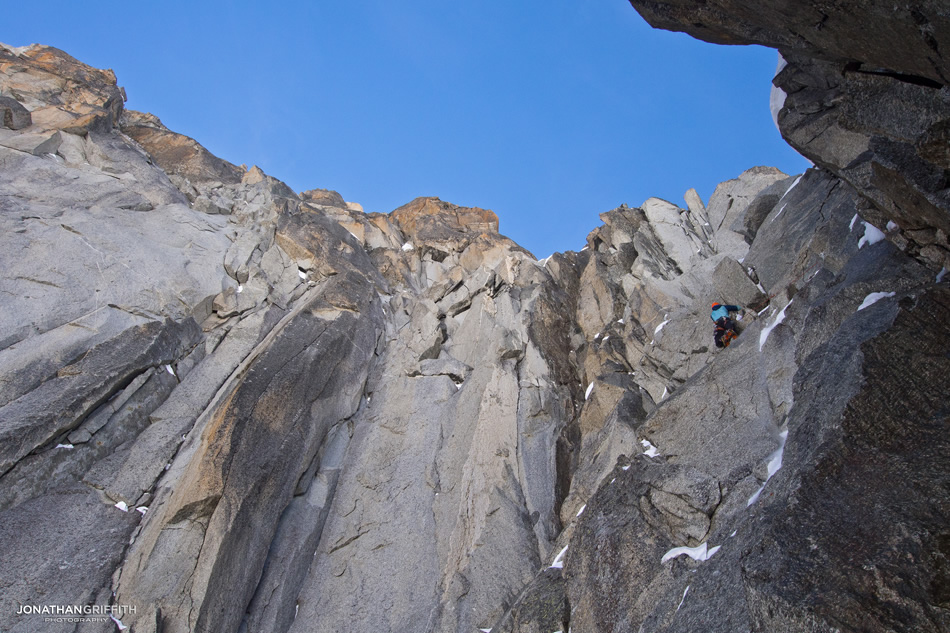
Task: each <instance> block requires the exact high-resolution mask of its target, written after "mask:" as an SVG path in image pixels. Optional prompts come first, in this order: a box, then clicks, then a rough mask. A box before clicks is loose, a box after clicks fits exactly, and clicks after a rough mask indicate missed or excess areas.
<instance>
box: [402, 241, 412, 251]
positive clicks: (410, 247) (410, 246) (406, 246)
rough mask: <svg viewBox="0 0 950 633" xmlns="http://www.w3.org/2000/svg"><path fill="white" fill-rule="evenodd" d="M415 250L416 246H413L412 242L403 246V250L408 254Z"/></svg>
mask: <svg viewBox="0 0 950 633" xmlns="http://www.w3.org/2000/svg"><path fill="white" fill-rule="evenodd" d="M414 248H415V246H413V245H412V242H406V243H405V244H403V245H402V250H404V251H406V252H409V251H411V250H413V249H414Z"/></svg>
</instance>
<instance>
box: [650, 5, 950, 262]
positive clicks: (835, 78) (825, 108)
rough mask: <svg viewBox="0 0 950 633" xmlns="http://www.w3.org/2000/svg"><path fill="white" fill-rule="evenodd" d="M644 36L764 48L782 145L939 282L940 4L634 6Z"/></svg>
mask: <svg viewBox="0 0 950 633" xmlns="http://www.w3.org/2000/svg"><path fill="white" fill-rule="evenodd" d="M631 4H632V5H633V6H634V7H635V8H636V9H637V11H639V12H640V14H641V15H642V16H643V17H644V18H646V20H647V21H648V22H650V23H651V24H652V25H654V26H656V27H659V28H664V29H670V30H676V31H684V32H686V33H689V34H690V35H693V36H694V37H697V38H700V39H704V40H706V41H710V42H717V43H727V44H762V45H765V46H770V47H774V48H777V49H778V50H779V52H780V53H781V54H782V56H783V57H784V60H785V61H787V65H786V66H784V68H780V72H779V73H778V75H777V76H776V77H775V80H774V84H775V86H776V88H777V89H778V90H780V91H781V95H782V96H781V98H780V99H779V105H780V107H781V110H780V111H777V112H776V113H775V114H776V116H777V123H778V125H779V128H780V129H781V131H782V135H783V136H784V137H785V139H786V140H787V141H788V142H789V144H790V145H792V147H794V148H795V149H796V150H798V151H799V152H800V153H801V154H802V155H804V156H806V157H807V158H809V159H810V160H811V161H812V162H814V163H815V164H816V165H820V166H822V167H825V168H826V169H828V170H830V171H831V172H833V173H834V174H836V175H837V176H839V177H840V178H842V179H843V180H845V181H847V182H848V183H850V184H851V185H852V186H853V187H854V188H855V189H856V190H857V191H858V192H859V193H860V194H861V195H863V196H865V197H867V198H868V200H870V201H871V202H872V204H873V209H874V210H873V211H872V212H870V213H868V214H867V215H868V219H869V220H870V221H872V222H873V223H874V224H876V225H877V226H878V227H879V228H881V229H884V228H885V226H886V225H887V224H888V223H889V222H891V223H893V224H892V226H893V229H892V232H894V233H895V234H896V235H895V238H896V239H897V240H898V241H899V242H900V243H901V244H902V246H903V247H904V248H905V249H906V250H907V251H908V252H909V253H911V254H912V255H914V256H916V257H918V258H920V259H921V260H923V261H926V262H928V263H929V264H930V265H931V266H934V267H935V268H936V269H937V270H939V269H940V268H941V267H950V244H948V242H947V237H946V236H947V235H948V231H950V219H948V218H950V194H948V191H950V187H948V184H950V155H948V152H947V146H948V143H950V136H948V134H950V132H948V130H950V92H948V88H947V84H948V81H950V56H948V52H947V51H950V16H948V15H947V12H946V6H945V3H943V2H938V1H936V0H934V1H930V2H915V3H912V4H904V5H899V4H895V3H893V2H883V1H877V0H864V1H861V2H848V3H838V4H835V3H827V2H786V1H784V0H774V1H768V2H746V1H744V0H712V1H709V2H693V1H690V0H680V1H676V2H652V1H649V0H631Z"/></svg>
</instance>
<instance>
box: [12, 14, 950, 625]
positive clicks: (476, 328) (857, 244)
mask: <svg viewBox="0 0 950 633" xmlns="http://www.w3.org/2000/svg"><path fill="white" fill-rule="evenodd" d="M683 6H686V5H685V3H684V4H683ZM815 63H819V62H815ZM821 63H832V62H829V61H827V60H826V61H824V62H821ZM801 64H805V62H804V61H803V62H801ZM798 68H804V66H803V65H800V66H798ZM783 72H784V71H783ZM796 76H799V75H796ZM928 81H930V79H928ZM122 94H123V93H122V91H121V89H120V88H118V87H117V86H116V83H115V78H114V76H113V75H112V74H111V72H109V71H100V70H96V69H92V68H89V67H87V66H84V65H83V64H81V63H80V62H78V61H76V60H74V59H72V58H70V57H69V56H68V55H66V54H65V53H62V52H61V51H57V50H55V49H50V48H47V47H40V46H33V47H28V48H25V49H11V48H8V47H2V46H0V111H2V112H3V113H4V125H3V127H2V129H0V160H2V162H3V164H4V169H3V170H2V171H0V222H2V223H3V231H2V233H0V240H2V243H3V246H4V248H2V249H0V262H2V264H3V265H2V267H0V270H2V273H0V291H2V293H0V294H2V296H3V297H4V299H3V308H4V309H3V310H2V311H0V324H2V325H3V326H4V327H3V329H2V330H0V331H2V332H3V338H2V339H0V437H2V438H3V442H0V536H2V542H3V543H4V545H5V547H4V548H3V550H2V552H0V588H2V591H0V628H2V629H3V630H5V631H6V630H10V631H18V632H19V631H31V632H32V631H61V630H63V626H64V624H62V623H57V622H47V621H45V620H44V619H43V616H42V615H24V614H17V611H18V607H19V606H24V605H28V606H33V605H36V606H42V605H44V604H64V605H65V604H69V605H93V604H96V605H102V606H105V605H125V606H129V607H134V611H131V612H130V611H126V612H124V613H122V614H121V618H120V619H121V626H122V627H130V628H131V629H132V630H133V631H135V632H137V633H138V632H143V633H144V632H154V633H159V632H162V633H175V632H182V633H184V632H192V631H207V632H212V631H214V632H217V631H236V632H239V633H240V632H244V633H251V632H257V631H261V632H268V633H271V632H274V633H279V632H288V631H289V632H294V633H308V632H311V631H327V632H330V631H334V632H336V631H396V630H399V631H405V630H409V631H444V632H449V631H451V632H466V633H469V632H471V631H476V630H488V629H491V630H493V631H508V632H512V633H514V632H516V631H519V632H529V631H530V632H532V633H535V632H536V633H543V632H548V633H550V632H551V631H556V630H561V631H566V630H569V629H570V630H574V631H645V632H646V631H697V630H703V631H722V632H723V633H725V632H727V631H728V632H732V631H738V630H753V631H802V630H807V631H830V630H869V631H876V630H881V631H884V630H894V631H941V630H947V628H948V626H950V620H948V618H950V616H948V613H950V612H948V609H950V604H948V595H950V589H948V587H950V580H948V578H950V577H948V574H947V562H946V560H947V556H948V555H950V552H948V548H947V542H948V538H950V537H948V534H947V529H946V526H945V523H946V522H945V520H944V518H945V517H946V514H947V504H948V498H947V492H946V491H947V489H948V484H950V481H948V474H947V469H946V466H945V460H944V459H943V458H942V456H943V455H944V454H945V453H946V451H947V448H948V447H947V446H946V443H947V442H946V439H945V438H946V437H947V432H946V431H947V415H946V410H945V409H946V407H945V406H944V404H943V403H944V402H945V400H946V395H947V394H946V387H945V380H944V377H945V375H946V374H947V372H948V370H950V367H947V364H948V356H947V353H946V350H947V349H948V345H947V332H948V330H947V327H946V323H947V322H948V317H950V314H948V312H950V294H948V292H947V289H946V283H945V282H943V281H942V275H939V276H938V275H937V273H936V271H935V270H933V269H932V268H933V267H934V265H935V264H934V262H935V261H936V260H935V259H934V258H933V257H930V256H929V255H928V253H931V252H932V251H925V249H924V248H923V246H921V245H922V244H923V241H925V240H924V237H921V236H922V235H923V234H922V233H920V232H919V231H918V232H916V233H913V235H911V236H910V237H907V236H908V235H909V234H910V233H911V232H910V231H908V230H906V229H905V228H904V226H903V225H902V226H901V230H900V231H899V232H896V231H893V230H892V231H890V232H889V233H888V235H887V236H885V234H884V233H882V232H880V231H878V230H877V229H876V228H875V223H880V220H881V218H883V217H886V216H885V215H884V211H882V203H881V202H880V200H878V199H877V198H875V196H876V195H877V194H875V193H874V191H873V190H872V189H873V188H870V189H869V188H865V189H861V188H860V187H857V186H856V185H855V183H857V184H858V185H860V184H861V182H864V181H860V179H858V178H850V179H848V178H844V176H847V174H844V173H843V172H841V170H840V169H837V168H836V167H835V165H836V164H837V163H835V161H834V160H832V159H830V158H829V159H827V160H824V161H818V160H816V163H817V164H818V165H819V167H816V168H815V169H810V170H808V172H806V173H805V174H802V175H799V176H789V175H786V174H783V173H781V172H779V171H778V170H775V169H773V168H768V167H756V168H753V169H750V170H748V171H746V172H744V173H743V174H740V175H739V176H738V177H737V178H736V179H735V180H731V181H728V182H726V183H723V184H722V185H720V186H719V187H718V188H717V189H716V192H715V193H714V194H713V196H712V197H711V199H710V200H709V201H708V203H704V202H703V200H702V199H700V197H699V196H698V194H697V193H696V192H695V191H694V190H690V191H689V192H687V193H686V195H685V205H684V206H682V207H681V206H678V205H676V204H674V203H672V202H669V201H665V200H660V199H656V198H651V199H648V200H646V201H645V202H644V203H643V204H642V205H641V206H640V207H627V206H625V205H624V206H621V207H619V208H616V209H613V210H610V211H607V212H605V213H603V214H602V215H601V219H602V221H603V224H602V225H601V226H599V227H598V228H596V229H595V230H594V231H592V232H591V233H590V235H588V237H587V246H586V247H585V248H584V249H583V250H581V251H580V252H576V253H575V252H567V253H557V254H554V255H552V256H551V257H550V258H548V259H546V260H543V261H538V260H536V259H535V258H534V256H533V255H531V253H529V252H527V251H525V250H524V249H523V248H521V247H519V246H518V245H517V244H515V243H514V242H513V241H511V240H510V239H508V238H506V237H504V236H503V235H501V234H499V233H498V231H499V219H498V217H497V216H496V215H495V214H494V213H493V212H492V211H490V210H486V209H479V208H466V207H459V206H457V205H454V204H451V203H449V202H446V201H442V200H440V199H438V198H417V199H416V200H413V201H411V202H409V203H407V204H406V205H404V206H402V207H400V208H398V209H396V210H394V211H393V212H392V213H389V214H379V213H370V214H367V213H363V211H362V208H361V207H360V206H359V205H358V204H355V203H352V202H347V201H345V199H344V198H343V196H341V195H340V194H339V193H337V192H335V191H332V190H328V189H312V190H309V191H306V192H303V193H300V194H298V193H295V192H294V191H292V190H291V189H290V188H289V187H287V185H286V184H284V183H283V182H281V181H280V180H278V179H276V178H274V177H272V176H270V175H268V174H265V173H264V172H263V171H261V170H260V169H259V168H257V167H253V168H251V169H246V168H244V167H243V166H242V167H236V166H234V165H232V164H230V163H228V162H226V161H223V160H221V159H218V158H217V157H214V156H213V155H211V154H210V153H209V152H207V150H205V149H204V148H203V147H202V146H201V145H200V144H199V143H198V142H197V141H195V140H193V139H190V138H187V137H184V136H182V135H179V134H176V133H175V132H173V131H171V130H168V129H167V128H165V127H164V126H163V125H162V124H161V123H160V122H159V121H158V119H156V118H155V117H153V116H151V115H147V114H142V113H136V112H128V111H124V110H123V108H122ZM792 97H793V95H792V93H790V94H789V98H788V100H787V101H788V102H794V99H793V98H792ZM24 112H25V113H26V115H29V116H26V115H25V114H24ZM789 112H791V110H789ZM7 114H9V116H7ZM791 116H792V115H791V114H789V113H786V114H784V115H783V119H787V120H790V119H789V117H791ZM836 147H837V146H836ZM842 147H844V146H841V147H838V150H840V151H844V149H842ZM838 150H836V151H838ZM895 160H896V159H895ZM894 165H895V166H896V167H901V166H902V165H904V163H901V162H900V161H898V162H895V163H894ZM896 167H895V168H896ZM910 171H912V170H910ZM839 172H841V173H839ZM914 209H916V211H913V213H911V215H910V216H908V217H909V218H914V221H917V222H919V224H920V225H925V224H926V225H927V226H930V225H933V224H935V222H936V220H937V219H939V217H938V216H933V217H931V216H927V215H926V214H925V213H923V212H921V211H920V209H923V207H914ZM908 221H909V220H908ZM928 222H929V223H930V224H928ZM933 230H934V240H935V241H934V243H933V244H928V246H929V245H934V244H936V245H937V246H939V235H940V234H939V232H938V229H936V228H934V229H933ZM885 237H889V238H890V239H884V238H885ZM911 238H913V239H915V240H917V241H916V242H915V241H912V240H911ZM915 245H916V246H915ZM711 301H719V302H722V303H732V304H738V305H740V306H742V307H743V308H744V310H743V313H742V319H741V320H740V321H739V322H738V325H739V329H740V330H741V332H742V333H741V335H740V336H739V338H738V339H737V340H736V341H735V342H733V343H732V345H731V346H730V347H728V348H726V349H722V350H719V349H717V348H716V347H715V346H714V344H713V338H712V322H711V321H709V320H708V315H709V304H710V302H711ZM116 626H117V623H114V622H112V621H111V620H106V621H101V622H100V621H86V622H82V623H78V624H76V626H75V630H77V631H111V630H114V629H115V628H116Z"/></svg>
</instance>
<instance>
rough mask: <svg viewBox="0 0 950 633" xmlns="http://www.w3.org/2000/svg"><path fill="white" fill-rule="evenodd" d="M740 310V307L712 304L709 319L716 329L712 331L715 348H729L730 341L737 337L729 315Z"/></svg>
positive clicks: (734, 323) (734, 324) (737, 334)
mask: <svg viewBox="0 0 950 633" xmlns="http://www.w3.org/2000/svg"><path fill="white" fill-rule="evenodd" d="M740 310H742V308H741V307H740V306H733V305H723V304H721V303H717V302H715V301H714V302H713V304H712V311H711V312H710V313H709V318H710V319H712V320H713V323H715V324H716V329H715V330H714V331H713V340H714V341H715V342H716V347H729V343H731V342H732V339H734V338H735V337H737V336H739V330H738V329H737V328H736V322H735V321H733V320H732V318H730V316H729V313H730V312H739V311H740Z"/></svg>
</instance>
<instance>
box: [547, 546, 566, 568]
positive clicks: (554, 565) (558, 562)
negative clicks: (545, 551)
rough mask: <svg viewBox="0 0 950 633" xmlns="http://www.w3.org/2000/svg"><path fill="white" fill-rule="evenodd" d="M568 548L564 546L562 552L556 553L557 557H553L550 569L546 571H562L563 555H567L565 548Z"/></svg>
mask: <svg viewBox="0 0 950 633" xmlns="http://www.w3.org/2000/svg"><path fill="white" fill-rule="evenodd" d="M568 547H569V546H568V545H565V546H564V549H562V550H561V551H560V553H558V555H557V556H556V557H555V559H554V562H553V563H551V567H548V569H551V568H554V569H563V567H564V555H565V554H567V548H568Z"/></svg>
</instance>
